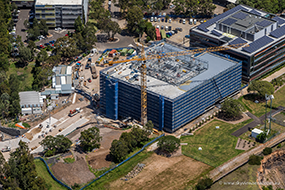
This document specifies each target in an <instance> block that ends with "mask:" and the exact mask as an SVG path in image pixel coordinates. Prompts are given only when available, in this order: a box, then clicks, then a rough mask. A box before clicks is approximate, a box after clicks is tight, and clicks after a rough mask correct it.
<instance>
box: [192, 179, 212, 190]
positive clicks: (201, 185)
mask: <svg viewBox="0 0 285 190" xmlns="http://www.w3.org/2000/svg"><path fill="white" fill-rule="evenodd" d="M212 184H213V180H212V179H210V178H205V179H200V180H199V182H198V184H197V185H196V189H197V190H205V189H209V188H210V187H211V186H212Z"/></svg>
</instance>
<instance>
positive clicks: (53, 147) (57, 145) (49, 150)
mask: <svg viewBox="0 0 285 190" xmlns="http://www.w3.org/2000/svg"><path fill="white" fill-rule="evenodd" d="M40 144H41V145H42V146H43V147H44V148H45V149H46V152H45V155H46V156H52V155H54V154H56V153H61V152H66V151H67V150H68V149H69V148H70V146H71V145H72V142H71V141H70V140H69V139H68V138H67V137H65V136H63V135H58V136H56V137H53V136H50V135H48V136H46V138H44V139H43V140H42V141H41V142H40Z"/></svg>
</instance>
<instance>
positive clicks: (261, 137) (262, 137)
mask: <svg viewBox="0 0 285 190" xmlns="http://www.w3.org/2000/svg"><path fill="white" fill-rule="evenodd" d="M266 136H267V135H266V133H265V132H263V133H260V134H259V135H257V136H256V141H257V142H260V143H263V142H264V141H265V139H266Z"/></svg>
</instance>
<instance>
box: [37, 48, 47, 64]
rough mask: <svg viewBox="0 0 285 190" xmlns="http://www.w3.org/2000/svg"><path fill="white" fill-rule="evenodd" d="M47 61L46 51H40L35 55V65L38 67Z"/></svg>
mask: <svg viewBox="0 0 285 190" xmlns="http://www.w3.org/2000/svg"><path fill="white" fill-rule="evenodd" d="M47 59H48V54H47V51H46V50H45V49H41V51H40V52H39V53H38V55H37V58H36V64H37V65H38V66H39V65H43V64H44V63H45V61H46V60H47Z"/></svg>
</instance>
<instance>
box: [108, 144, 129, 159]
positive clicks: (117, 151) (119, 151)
mask: <svg viewBox="0 0 285 190" xmlns="http://www.w3.org/2000/svg"><path fill="white" fill-rule="evenodd" d="M128 151H129V149H128V146H127V145H126V143H125V142H124V141H121V140H116V139H115V140H113V142H112V145H111V148H110V155H111V157H112V158H113V161H114V162H115V163H119V162H121V161H123V160H124V159H125V158H126V156H127V155H128Z"/></svg>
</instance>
